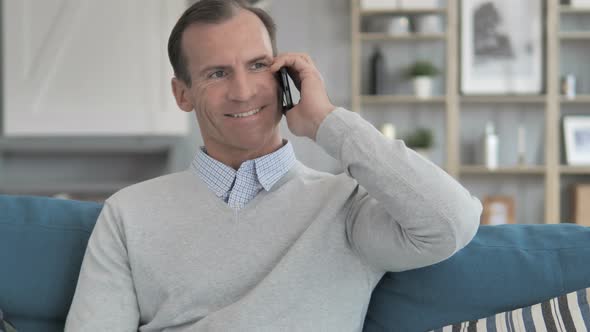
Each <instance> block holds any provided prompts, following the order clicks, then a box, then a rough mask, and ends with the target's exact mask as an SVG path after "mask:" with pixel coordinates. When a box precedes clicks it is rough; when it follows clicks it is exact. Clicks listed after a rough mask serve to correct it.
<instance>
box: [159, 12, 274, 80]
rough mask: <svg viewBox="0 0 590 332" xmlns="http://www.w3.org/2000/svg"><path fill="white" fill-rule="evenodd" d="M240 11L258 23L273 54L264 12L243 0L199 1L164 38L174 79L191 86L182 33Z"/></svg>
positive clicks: (270, 25) (271, 30) (268, 21)
mask: <svg viewBox="0 0 590 332" xmlns="http://www.w3.org/2000/svg"><path fill="white" fill-rule="evenodd" d="M240 9H245V10H247V11H250V12H252V13H254V14H255V15H256V16H257V17H258V18H259V19H260V20H261V21H262V23H263V24H264V26H265V27H266V30H267V31H268V35H269V36H270V41H271V44H272V52H273V55H274V56H276V55H277V46H276V25H275V22H274V20H273V19H272V17H270V15H269V14H268V13H267V12H266V11H264V10H263V9H261V8H257V7H253V6H251V5H249V4H248V3H247V2H246V1H244V0H200V1H197V2H196V3H194V4H193V5H192V6H190V7H189V8H188V9H187V10H185V11H184V13H183V14H182V15H181V16H180V18H179V19H178V21H177V22H176V25H175V26H174V28H173V29H172V32H171V33H170V38H168V58H170V63H171V64H172V68H173V69H174V75H175V76H176V78H178V79H180V80H181V81H183V82H184V83H186V84H187V85H188V86H189V87H190V86H191V75H190V72H189V71H188V63H187V59H186V56H185V54H184V53H183V50H182V34H183V33H184V31H185V30H186V29H187V28H188V27H189V26H190V25H192V24H196V23H222V22H224V21H226V20H229V19H230V18H232V17H234V16H235V15H236V14H237V12H238V10H240Z"/></svg>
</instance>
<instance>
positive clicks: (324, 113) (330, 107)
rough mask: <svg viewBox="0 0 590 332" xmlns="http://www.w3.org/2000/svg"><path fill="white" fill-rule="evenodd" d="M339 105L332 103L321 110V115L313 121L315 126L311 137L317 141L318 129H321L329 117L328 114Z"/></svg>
mask: <svg viewBox="0 0 590 332" xmlns="http://www.w3.org/2000/svg"><path fill="white" fill-rule="evenodd" d="M336 108H337V107H336V106H334V105H332V104H330V105H328V106H326V107H324V108H323V111H322V112H319V113H318V114H319V116H318V117H317V118H316V120H315V121H314V122H313V123H314V127H313V134H312V136H311V137H310V138H311V139H312V140H313V141H314V142H315V141H316V138H317V135H318V131H319V130H320V126H321V125H322V123H323V122H324V120H326V118H327V117H328V115H329V114H330V113H332V112H333V111H334V110H335V109H336Z"/></svg>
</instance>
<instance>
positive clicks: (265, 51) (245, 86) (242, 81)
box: [168, 0, 282, 167]
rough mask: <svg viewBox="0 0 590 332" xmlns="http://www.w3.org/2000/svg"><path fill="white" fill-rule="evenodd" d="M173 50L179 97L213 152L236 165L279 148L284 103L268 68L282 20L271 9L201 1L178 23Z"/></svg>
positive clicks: (237, 0) (175, 87)
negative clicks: (268, 11) (277, 22)
mask: <svg viewBox="0 0 590 332" xmlns="http://www.w3.org/2000/svg"><path fill="white" fill-rule="evenodd" d="M168 53H169V57H170V62H171V63H172V66H173V68H174V73H175V78H173V79H172V88H173V93H174V96H175V98H176V101H177V103H178V105H179V107H180V108H181V109H182V110H184V111H186V112H190V111H192V110H193V109H194V110H195V113H196V116H197V120H198V122H199V126H200V128H201V134H202V136H203V140H204V142H205V146H206V148H207V152H208V153H209V154H210V155H211V156H212V157H214V158H215V159H218V160H220V161H222V162H224V163H226V164H229V165H231V166H234V167H237V166H239V163H240V162H241V161H243V160H245V159H251V158H254V157H258V156H261V155H264V154H267V153H270V152H272V151H274V150H276V149H277V148H279V147H280V145H281V142H282V140H281V138H280V134H279V131H278V123H279V121H280V119H281V116H282V113H281V112H280V106H281V105H280V104H279V102H278V101H279V99H278V91H277V81H276V79H275V76H274V74H273V73H272V72H270V70H269V68H270V65H271V64H272V62H273V59H274V56H275V55H276V45H275V26H274V23H273V20H272V19H271V18H270V16H269V15H268V14H266V13H265V12H264V11H263V10H261V9H257V8H251V7H249V6H248V5H247V4H245V2H243V1H240V0H202V1H199V2H197V3H195V4H194V5H193V6H191V7H190V8H189V9H187V10H186V11H185V13H184V14H183V15H182V16H181V17H180V19H179V20H178V22H177V24H176V26H175V27H174V28H173V30H172V33H171V35H170V39H169V42H168ZM252 113H254V114H252ZM236 162H237V164H236Z"/></svg>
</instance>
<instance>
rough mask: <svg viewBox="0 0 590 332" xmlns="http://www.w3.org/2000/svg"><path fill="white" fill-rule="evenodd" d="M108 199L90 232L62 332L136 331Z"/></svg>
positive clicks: (121, 236)
mask: <svg viewBox="0 0 590 332" xmlns="http://www.w3.org/2000/svg"><path fill="white" fill-rule="evenodd" d="M111 203H112V202H110V201H109V200H107V202H106V203H105V205H104V207H103V210H102V211H101V213H100V215H99V217H98V220H97V222H96V226H95V227H94V230H93V231H92V234H91V236H90V239H89V241H88V246H87V248H86V253H85V255H84V259H83V261H82V268H81V270H80V276H79V277H78V284H77V286H76V291H75V293H74V299H73V301H72V305H71V307H70V311H69V313H68V317H67V319H66V326H65V331H66V332H67V331H114V330H117V331H137V328H138V325H139V308H138V304H137V298H136V295H135V289H134V286H133V281H132V277H131V268H130V265H129V260H128V256H127V249H126V245H125V233H124V231H123V227H122V225H121V224H120V220H119V218H118V216H117V214H116V209H114V208H113V205H112V204H111Z"/></svg>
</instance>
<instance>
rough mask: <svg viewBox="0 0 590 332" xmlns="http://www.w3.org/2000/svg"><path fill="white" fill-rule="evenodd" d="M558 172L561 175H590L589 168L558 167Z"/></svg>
mask: <svg viewBox="0 0 590 332" xmlns="http://www.w3.org/2000/svg"><path fill="white" fill-rule="evenodd" d="M559 172H560V173H561V174H577V175H590V166H569V165H561V166H559Z"/></svg>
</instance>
